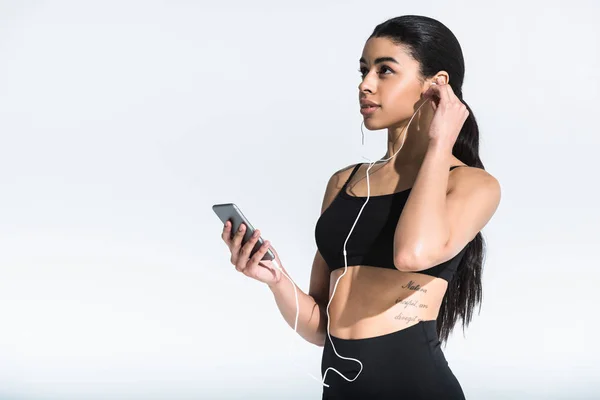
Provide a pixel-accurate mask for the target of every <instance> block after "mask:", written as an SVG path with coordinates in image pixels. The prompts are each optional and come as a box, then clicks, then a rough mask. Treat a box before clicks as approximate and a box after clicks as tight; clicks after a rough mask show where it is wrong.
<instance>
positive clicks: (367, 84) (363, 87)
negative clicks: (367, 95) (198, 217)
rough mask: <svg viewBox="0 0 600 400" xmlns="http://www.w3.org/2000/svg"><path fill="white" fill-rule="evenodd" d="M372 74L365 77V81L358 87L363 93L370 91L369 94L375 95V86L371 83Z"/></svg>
mask: <svg viewBox="0 0 600 400" xmlns="http://www.w3.org/2000/svg"><path fill="white" fill-rule="evenodd" d="M369 77H370V74H367V75H365V77H364V78H363V80H362V81H361V82H360V84H359V85H358V90H359V91H360V92H361V93H362V92H364V91H366V90H368V91H369V92H371V93H373V90H372V89H373V87H374V86H375V84H374V83H372V82H371V78H369Z"/></svg>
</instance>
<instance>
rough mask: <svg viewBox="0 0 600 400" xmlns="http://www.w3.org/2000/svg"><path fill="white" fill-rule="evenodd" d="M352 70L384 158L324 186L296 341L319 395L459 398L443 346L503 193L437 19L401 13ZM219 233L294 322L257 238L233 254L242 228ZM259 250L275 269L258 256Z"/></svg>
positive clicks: (454, 50) (477, 290)
mask: <svg viewBox="0 0 600 400" xmlns="http://www.w3.org/2000/svg"><path fill="white" fill-rule="evenodd" d="M360 73H361V77H362V80H361V83H360V85H359V87H358V89H359V102H360V103H361V113H362V114H363V116H364V121H363V122H364V125H365V126H366V127H367V128H368V129H370V130H377V129H384V128H387V131H388V145H387V147H388V148H387V153H386V155H385V157H384V160H387V161H385V162H378V163H376V164H373V165H364V164H357V165H355V166H350V167H347V168H343V169H341V170H339V171H337V172H336V173H334V174H333V175H332V176H331V178H330V179H329V182H328V184H327V188H326V190H325V195H324V198H323V203H322V208H321V216H320V217H319V219H318V221H317V223H316V227H315V238H316V243H317V247H318V250H317V252H316V255H315V258H314V263H313V266H312V271H311V278H310V288H309V291H308V294H305V293H303V292H302V291H301V290H300V289H299V288H297V287H296V289H297V293H298V295H299V298H298V301H299V315H298V322H297V324H298V325H297V332H298V333H299V334H300V335H301V336H302V337H303V338H305V339H306V340H307V341H309V342H311V343H314V344H316V345H318V346H324V350H323V358H322V364H321V372H322V376H323V380H324V382H323V384H324V386H325V387H324V389H323V397H322V398H323V399H464V398H465V396H464V393H463V390H462V388H461V385H460V383H459V381H458V379H457V378H456V376H455V375H454V374H453V372H452V371H451V369H450V367H449V364H448V362H447V361H446V359H445V357H444V354H443V352H442V350H441V341H447V339H448V336H449V334H450V332H451V331H452V330H453V328H454V326H455V324H456V322H457V321H458V319H459V318H460V319H462V322H463V329H464V327H465V326H467V325H468V324H469V322H470V320H471V317H472V312H473V309H474V307H475V306H476V305H477V304H480V302H481V295H482V294H481V293H482V292H481V272H482V265H483V250H484V241H483V238H482V235H481V232H480V231H481V229H482V228H483V227H484V226H485V225H486V224H487V222H488V221H489V220H490V219H491V217H492V215H493V214H494V212H495V210H496V209H497V207H498V204H499V202H500V186H499V183H498V181H497V180H496V179H495V178H494V177H493V176H491V175H490V174H488V173H487V172H486V171H485V169H484V167H483V164H482V162H481V160H480V159H479V155H478V146H479V144H478V143H479V131H478V127H477V123H476V120H475V117H474V115H473V113H472V111H471V110H470V108H469V107H468V106H467V105H466V103H465V101H464V100H463V99H462V92H461V87H462V84H463V79H464V60H463V56H462V51H461V48H460V45H459V43H458V41H457V40H456V38H455V36H454V35H453V34H452V32H451V31H450V30H449V29H448V28H447V27H445V26H444V25H443V24H441V23H440V22H438V21H436V20H434V19H431V18H428V17H423V16H413V15H409V16H401V17H397V18H393V19H390V20H388V21H386V22H384V23H382V24H380V25H378V26H377V27H376V28H375V30H374V32H373V33H372V34H371V36H370V37H369V39H368V40H367V42H366V44H365V46H364V49H363V53H362V57H361V59H360ZM425 102H426V103H427V104H425V106H424V107H422V106H423V105H424V103H425ZM413 116H414V118H413ZM411 121H412V123H411ZM400 149H402V151H399V150H400ZM396 154H397V155H396ZM371 167H372V169H371ZM367 169H370V170H369V177H368V179H369V182H368V183H369V187H367V182H366V179H365V178H366V171H367ZM368 189H369V190H368ZM369 191H370V192H369ZM368 192H369V193H370V194H369V193H368ZM368 194H369V196H367V195H368ZM367 197H368V200H367ZM365 202H368V203H369V204H366V205H365ZM363 206H364V209H363V210H362V214H361V215H360V217H359V218H358V221H357V222H356V224H354V222H355V220H356V218H357V215H358V214H359V211H361V208H363ZM230 227H231V224H230V223H229V222H228V223H226V224H225V227H224V229H223V235H222V237H223V240H225V242H226V243H227V245H228V246H229V248H230V250H231V254H232V255H231V262H232V263H233V264H234V265H235V266H236V269H237V270H238V271H240V272H242V273H244V274H245V275H247V276H249V277H252V278H254V279H257V280H259V281H261V282H264V283H266V284H267V285H268V286H269V288H270V289H271V290H272V292H273V294H274V297H275V301H276V303H277V306H278V307H279V309H280V311H281V314H282V315H283V317H284V318H285V320H286V321H287V322H288V324H289V325H290V326H294V322H295V318H296V300H295V295H294V290H293V286H292V285H293V284H292V283H291V281H289V280H288V279H282V278H281V277H282V271H283V272H285V269H284V268H283V265H282V263H281V260H280V259H279V256H278V255H277V252H276V251H275V249H273V247H270V244H269V241H265V243H264V246H262V248H261V249H260V251H258V252H257V253H256V254H255V255H254V256H253V257H251V258H249V254H250V251H251V250H252V248H253V247H254V246H255V244H256V240H257V238H258V236H259V235H260V231H258V230H257V235H256V236H255V237H254V238H253V239H252V240H250V241H249V242H248V243H246V244H245V245H244V246H241V238H242V236H243V234H244V230H242V231H241V232H236V233H234V234H233V236H232V233H231V232H230V229H231V228H230ZM242 228H243V229H244V228H245V227H244V226H242ZM350 231H352V233H351V235H349V236H348V233H349V232H350ZM346 239H347V240H346ZM269 247H270V248H271V250H272V251H273V252H274V254H275V255H276V262H277V263H278V265H279V266H281V268H282V269H281V270H279V269H277V268H275V266H274V265H273V263H271V262H269V261H259V260H260V259H261V258H262V257H263V255H264V254H265V252H266V250H267V248H269ZM344 249H345V250H346V253H345V254H344ZM336 353H337V354H336ZM338 355H339V356H338ZM357 360H358V361H357Z"/></svg>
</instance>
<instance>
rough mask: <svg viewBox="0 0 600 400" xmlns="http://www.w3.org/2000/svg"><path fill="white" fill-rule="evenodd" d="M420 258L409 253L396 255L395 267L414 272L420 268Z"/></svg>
mask: <svg viewBox="0 0 600 400" xmlns="http://www.w3.org/2000/svg"><path fill="white" fill-rule="evenodd" d="M419 265H420V264H419V262H418V260H417V259H416V258H415V257H413V256H409V255H398V256H396V257H394V267H396V269H397V270H398V271H401V272H414V271H418V270H419V268H420V267H419Z"/></svg>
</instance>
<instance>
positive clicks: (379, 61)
mask: <svg viewBox="0 0 600 400" xmlns="http://www.w3.org/2000/svg"><path fill="white" fill-rule="evenodd" d="M385 61H389V62H393V63H396V64H398V65H400V63H399V62H398V61H396V60H395V59H394V58H393V57H379V58H376V59H375V64H379V63H382V62H385ZM358 62H360V63H365V64H366V63H367V61H366V60H365V58H364V57H361V58H360V60H358Z"/></svg>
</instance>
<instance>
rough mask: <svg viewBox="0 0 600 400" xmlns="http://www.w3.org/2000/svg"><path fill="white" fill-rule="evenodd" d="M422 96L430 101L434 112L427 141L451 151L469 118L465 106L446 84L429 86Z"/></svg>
mask: <svg viewBox="0 0 600 400" xmlns="http://www.w3.org/2000/svg"><path fill="white" fill-rule="evenodd" d="M423 95H424V96H425V97H426V98H427V99H428V100H426V101H431V105H432V107H433V110H434V114H433V119H432V120H431V125H430V126H429V141H430V142H436V143H438V144H442V145H446V146H449V147H450V149H452V147H453V146H454V143H455V142H456V138H458V134H459V133H460V130H461V129H462V126H463V125H464V123H465V121H466V120H467V117H468V116H469V110H468V109H467V106H465V105H464V103H463V102H462V101H460V99H459V98H458V97H457V96H456V94H454V91H453V90H452V87H450V85H448V84H437V85H431V86H430V87H429V89H427V91H426V92H425V93H424V94H423Z"/></svg>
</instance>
